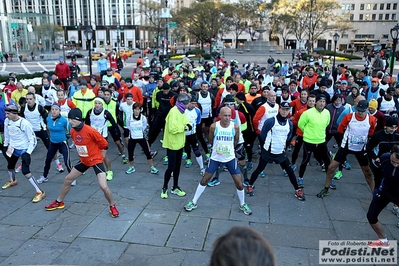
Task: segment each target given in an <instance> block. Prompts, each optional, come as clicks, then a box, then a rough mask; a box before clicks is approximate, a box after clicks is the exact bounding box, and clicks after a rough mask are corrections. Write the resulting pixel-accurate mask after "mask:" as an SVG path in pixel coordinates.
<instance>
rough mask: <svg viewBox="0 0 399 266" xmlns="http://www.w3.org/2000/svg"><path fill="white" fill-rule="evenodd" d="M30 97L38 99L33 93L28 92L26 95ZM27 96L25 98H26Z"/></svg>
mask: <svg viewBox="0 0 399 266" xmlns="http://www.w3.org/2000/svg"><path fill="white" fill-rule="evenodd" d="M28 95H31V96H32V97H33V99H36V95H35V94H34V93H33V92H28V93H27V94H26V96H28ZM26 96H25V97H26Z"/></svg>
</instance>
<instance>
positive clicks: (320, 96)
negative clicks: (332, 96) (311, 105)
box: [316, 94, 327, 102]
mask: <svg viewBox="0 0 399 266" xmlns="http://www.w3.org/2000/svg"><path fill="white" fill-rule="evenodd" d="M320 100H325V101H326V100H327V99H326V96H325V95H324V94H319V95H317V96H316V102H318V101H320Z"/></svg>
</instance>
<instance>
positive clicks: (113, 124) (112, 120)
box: [105, 111, 119, 129]
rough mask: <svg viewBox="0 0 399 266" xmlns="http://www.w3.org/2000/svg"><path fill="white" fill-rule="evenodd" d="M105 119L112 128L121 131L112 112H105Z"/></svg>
mask: <svg viewBox="0 0 399 266" xmlns="http://www.w3.org/2000/svg"><path fill="white" fill-rule="evenodd" d="M105 117H106V118H107V120H108V121H109V122H110V123H111V125H112V127H114V128H117V129H119V127H118V124H117V123H116V121H115V119H114V118H113V117H112V115H111V113H110V112H108V111H105Z"/></svg>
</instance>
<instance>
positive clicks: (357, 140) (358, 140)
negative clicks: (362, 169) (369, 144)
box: [352, 136, 366, 145]
mask: <svg viewBox="0 0 399 266" xmlns="http://www.w3.org/2000/svg"><path fill="white" fill-rule="evenodd" d="M365 143H366V137H365V136H352V144H353V145H364V144H365Z"/></svg>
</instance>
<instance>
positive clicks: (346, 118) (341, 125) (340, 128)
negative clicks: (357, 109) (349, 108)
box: [338, 114, 352, 134]
mask: <svg viewBox="0 0 399 266" xmlns="http://www.w3.org/2000/svg"><path fill="white" fill-rule="evenodd" d="M351 116H352V115H351V114H346V115H345V116H344V118H343V119H342V121H341V123H339V126H338V132H339V133H341V134H344V132H345V129H346V127H347V126H348V124H349V121H350V120H351Z"/></svg>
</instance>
